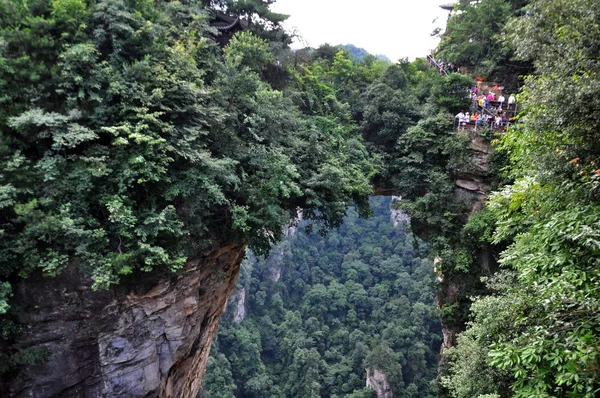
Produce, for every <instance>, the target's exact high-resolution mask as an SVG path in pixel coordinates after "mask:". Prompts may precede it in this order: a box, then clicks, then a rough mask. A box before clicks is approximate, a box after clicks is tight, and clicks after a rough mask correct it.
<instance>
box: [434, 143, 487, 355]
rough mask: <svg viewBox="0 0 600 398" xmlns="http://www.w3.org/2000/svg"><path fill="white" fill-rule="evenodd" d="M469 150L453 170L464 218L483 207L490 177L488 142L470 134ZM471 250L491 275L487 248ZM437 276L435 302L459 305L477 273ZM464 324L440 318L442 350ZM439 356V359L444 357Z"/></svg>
mask: <svg viewBox="0 0 600 398" xmlns="http://www.w3.org/2000/svg"><path fill="white" fill-rule="evenodd" d="M469 150H470V159H471V164H470V166H469V167H468V168H467V169H465V170H455V172H454V175H455V179H454V195H455V196H456V197H457V198H459V199H462V200H464V201H465V203H466V204H467V211H466V212H465V214H464V219H465V221H466V219H467V218H468V217H469V216H470V215H472V214H473V213H475V212H477V211H479V210H481V209H482V208H483V205H484V203H485V195H486V194H487V192H488V191H489V182H490V179H491V177H492V171H491V166H490V161H489V155H490V154H491V153H492V151H493V148H492V146H491V145H490V144H489V143H487V142H486V141H484V140H483V139H482V138H481V137H479V136H478V135H476V134H473V135H472V136H471V141H470V143H469ZM472 254H473V255H475V256H477V257H479V260H478V263H479V264H480V265H481V269H482V271H483V272H482V274H483V275H491V274H492V273H494V272H495V269H496V267H497V264H496V261H495V260H494V258H493V254H492V253H491V251H490V250H488V249H484V250H481V251H480V252H479V253H472ZM438 261H439V259H438ZM438 277H439V279H438V281H439V287H438V294H437V297H436V302H437V303H438V305H439V306H440V307H443V306H445V305H452V304H455V303H456V304H459V305H460V304H461V303H460V302H461V300H462V301H463V303H462V305H465V303H464V300H465V298H464V292H465V291H468V288H469V287H470V286H475V285H477V284H479V283H480V279H479V276H476V275H471V274H457V275H454V276H452V277H446V276H444V275H441V274H438ZM464 326H465V325H464V324H462V323H461V322H458V323H452V324H450V323H449V322H447V321H444V319H442V333H443V336H444V341H443V344H442V354H443V353H444V351H445V350H446V349H448V348H450V347H453V346H454V345H455V344H456V336H457V335H458V334H459V333H460V332H461V331H462V330H463V329H464ZM441 360H442V363H443V362H444V360H445V359H444V358H442V359H441Z"/></svg>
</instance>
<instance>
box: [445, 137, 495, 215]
mask: <svg viewBox="0 0 600 398" xmlns="http://www.w3.org/2000/svg"><path fill="white" fill-rule="evenodd" d="M469 150H470V152H471V156H470V158H471V165H470V167H469V168H468V170H456V171H455V175H456V179H455V180H454V185H455V190H454V194H455V195H456V196H457V197H458V198H461V199H463V200H465V201H466V202H467V203H468V204H469V205H470V208H471V211H470V213H469V214H467V215H470V214H472V213H474V212H477V211H479V210H481V209H482V208H483V204H484V201H485V194H486V192H487V190H488V179H489V177H490V175H491V167H490V162H489V155H490V153H492V151H493V148H492V146H491V145H490V144H488V143H487V142H485V141H484V140H483V139H482V138H481V137H479V136H477V135H474V136H472V137H471V142H470V143H469Z"/></svg>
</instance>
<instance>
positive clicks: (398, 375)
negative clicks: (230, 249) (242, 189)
mask: <svg viewBox="0 0 600 398" xmlns="http://www.w3.org/2000/svg"><path fill="white" fill-rule="evenodd" d="M389 205H390V199H389V198H376V199H372V200H371V206H372V208H373V211H374V215H373V216H372V217H371V218H369V219H367V220H364V219H360V218H359V217H358V213H357V212H356V211H349V213H348V216H347V217H346V218H345V220H344V223H342V224H341V225H340V227H339V229H338V230H336V231H331V232H330V233H329V234H327V235H326V236H321V235H317V234H308V233H306V232H304V231H303V230H304V227H306V223H301V224H300V225H299V226H298V228H299V229H298V231H297V232H296V233H295V235H293V236H290V237H289V238H288V239H286V240H284V241H283V242H282V243H281V244H280V245H279V246H278V247H276V248H275V249H274V250H273V252H272V254H271V255H270V256H269V257H268V258H267V259H265V260H258V259H256V258H254V257H253V256H252V255H250V256H249V258H248V259H246V260H245V261H244V264H243V266H242V276H241V278H240V281H239V284H240V286H239V288H242V287H243V288H244V291H245V294H246V304H245V308H246V310H247V311H248V314H247V317H246V318H245V319H244V320H243V321H241V322H239V319H238V322H239V323H236V322H233V318H234V314H235V313H236V309H237V308H236V306H237V304H236V303H235V302H233V303H231V304H230V306H229V308H228V311H227V313H226V315H225V317H224V321H223V322H222V324H221V328H220V330H219V334H218V337H217V340H216V341H217V344H216V345H215V348H213V350H212V352H211V356H212V357H213V358H214V360H215V362H214V363H216V361H219V366H215V367H213V368H210V369H209V371H208V373H207V380H214V379H218V380H221V379H222V378H221V376H223V375H228V374H229V373H230V372H231V378H230V379H229V380H228V381H226V382H225V381H219V383H218V385H217V383H213V384H207V385H206V391H205V392H204V394H205V395H204V396H206V397H213V396H214V397H217V396H220V395H219V394H221V393H222V392H224V391H225V390H223V389H221V387H220V386H221V385H231V384H235V385H236V386H237V395H238V396H248V397H264V396H270V397H282V398H283V397H292V396H294V397H296V396H297V397H310V396H314V397H321V396H329V397H340V398H341V397H347V396H352V397H371V396H372V394H373V392H372V391H371V390H368V389H364V385H365V377H366V371H365V369H366V368H367V367H374V368H377V369H378V370H380V371H382V372H383V373H384V374H385V375H386V378H387V380H388V382H390V384H391V386H392V390H393V392H394V394H395V395H396V394H397V395H399V396H406V397H415V398H416V397H433V396H434V395H435V393H434V389H433V386H432V381H433V380H434V378H435V374H436V371H435V369H436V361H437V352H438V350H439V344H440V339H441V337H440V335H439V325H438V322H437V311H436V309H435V307H434V305H433V300H434V296H435V291H434V285H433V273H432V264H431V261H429V260H425V259H421V258H419V257H420V252H421V249H422V248H420V247H418V246H416V245H415V244H414V241H415V240H414V238H413V237H412V236H411V235H410V234H409V233H408V232H407V231H406V229H405V228H403V227H398V228H397V229H394V228H393V226H392V225H391V223H390V221H389V211H390V207H389ZM278 278H280V279H278ZM234 297H235V296H234ZM223 354H225V355H226V357H227V359H228V361H229V363H225V361H222V360H221V359H219V358H222V355H223ZM211 383H212V382H211Z"/></svg>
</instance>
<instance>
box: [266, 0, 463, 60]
mask: <svg viewBox="0 0 600 398" xmlns="http://www.w3.org/2000/svg"><path fill="white" fill-rule="evenodd" d="M450 2H452V1H451V0H277V1H276V3H275V4H273V5H272V6H271V9H272V10H273V11H275V12H278V13H282V14H288V15H290V18H289V19H288V20H287V21H286V22H285V24H284V25H285V27H286V28H288V29H295V30H297V31H298V33H300V35H301V36H302V38H303V39H304V42H303V43H294V45H293V47H294V48H299V47H304V46H306V45H309V46H311V47H318V46H319V45H321V44H323V43H329V44H332V45H336V44H354V45H355V46H357V47H362V48H364V49H365V50H367V51H368V52H370V53H371V54H384V55H386V56H387V57H388V58H389V59H391V60H392V61H396V60H398V59H400V58H403V57H408V58H409V59H411V60H412V59H414V58H415V57H424V56H425V55H427V54H428V53H429V50H430V49H433V48H435V46H436V45H437V41H438V40H437V39H435V38H432V37H431V36H430V35H431V32H432V31H433V30H434V29H435V27H438V26H439V27H443V26H445V23H446V20H447V18H448V11H444V10H442V9H441V8H440V7H439V6H440V5H441V4H445V3H446V4H447V3H450ZM434 20H435V22H434Z"/></svg>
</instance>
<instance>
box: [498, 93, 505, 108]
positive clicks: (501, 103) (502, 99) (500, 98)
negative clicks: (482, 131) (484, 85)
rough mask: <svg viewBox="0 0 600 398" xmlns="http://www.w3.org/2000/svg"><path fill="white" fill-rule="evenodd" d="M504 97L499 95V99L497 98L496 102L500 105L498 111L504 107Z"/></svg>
mask: <svg viewBox="0 0 600 398" xmlns="http://www.w3.org/2000/svg"><path fill="white" fill-rule="evenodd" d="M504 101H505V98H504V95H502V94H500V97H498V102H499V103H500V109H502V107H503V106H504Z"/></svg>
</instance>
